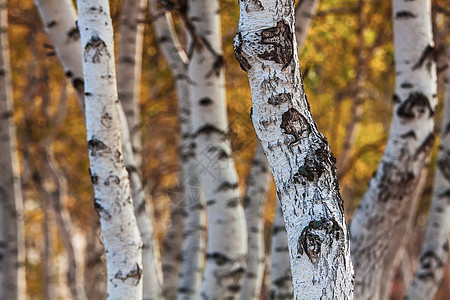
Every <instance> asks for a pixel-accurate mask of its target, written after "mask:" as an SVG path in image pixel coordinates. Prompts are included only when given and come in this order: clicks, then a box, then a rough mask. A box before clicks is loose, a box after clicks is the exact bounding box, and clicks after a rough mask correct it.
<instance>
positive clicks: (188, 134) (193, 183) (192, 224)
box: [149, 0, 205, 299]
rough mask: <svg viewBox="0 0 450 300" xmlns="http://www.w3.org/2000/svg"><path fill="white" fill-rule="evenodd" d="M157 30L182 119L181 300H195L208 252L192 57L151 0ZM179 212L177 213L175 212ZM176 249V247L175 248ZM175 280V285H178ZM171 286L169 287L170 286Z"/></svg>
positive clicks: (168, 17) (164, 13)
mask: <svg viewBox="0 0 450 300" xmlns="http://www.w3.org/2000/svg"><path fill="white" fill-rule="evenodd" d="M149 7H150V9H151V12H152V20H153V27H154V30H155V33H156V35H157V38H158V41H159V45H160V48H161V50H162V53H163V55H164V57H165V58H166V60H167V62H168V64H169V67H170V69H171V71H172V73H173V76H174V79H175V88H176V91H177V95H178V114H179V119H180V139H181V142H180V144H181V145H180V158H181V160H180V162H181V166H180V169H181V171H182V176H181V177H182V180H183V193H184V197H183V204H182V206H183V207H184V216H185V217H184V238H183V251H182V266H181V272H180V277H179V284H178V299H195V297H197V295H198V290H199V287H200V283H201V275H202V271H203V266H204V253H205V237H204V231H205V205H204V198H203V195H202V191H201V189H200V181H199V174H198V169H197V165H198V161H197V160H196V159H195V150H194V149H195V143H194V139H193V136H192V120H191V101H190V91H189V85H188V80H187V79H188V74H187V64H188V58H187V56H186V54H185V52H184V51H183V49H182V48H181V45H180V43H179V41H178V38H177V36H176V33H175V29H174V26H173V22H172V18H171V14H170V13H169V12H168V11H165V8H164V7H163V6H162V4H161V3H158V2H157V1H154V0H150V1H149ZM175 212H176V210H174V213H175ZM170 249H172V250H173V246H171V248H170ZM175 281H178V280H175V279H174V278H171V282H175ZM166 286H167V287H168V286H169V284H168V283H167V284H166Z"/></svg>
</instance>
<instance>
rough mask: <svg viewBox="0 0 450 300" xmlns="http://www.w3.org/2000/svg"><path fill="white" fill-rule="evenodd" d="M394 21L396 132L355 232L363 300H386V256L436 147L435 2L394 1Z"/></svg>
mask: <svg viewBox="0 0 450 300" xmlns="http://www.w3.org/2000/svg"><path fill="white" fill-rule="evenodd" d="M393 18H394V46H395V68H396V74H397V76H396V87H395V95H394V97H393V102H394V103H393V105H394V107H393V108H394V113H393V118H392V123H391V129H390V133H389V138H388V142H387V145H386V149H385V151H384V154H383V157H382V159H381V162H380V164H379V166H378V168H377V171H376V173H375V175H374V177H373V178H372V180H371V181H370V183H369V187H368V189H367V191H366V193H365V195H364V197H363V199H362V201H361V204H360V205H359V207H358V209H357V210H356V212H355V215H354V217H353V220H352V223H351V227H350V232H351V242H352V243H351V245H352V260H353V263H354V266H355V273H356V279H355V298H357V299H374V300H376V299H380V297H381V291H380V284H381V277H382V274H383V264H384V261H385V256H386V254H387V253H388V251H389V250H390V249H391V247H390V244H391V243H392V236H393V234H394V233H395V229H396V228H400V227H402V226H403V225H402V224H403V223H404V222H407V221H408V214H407V213H405V212H407V211H408V210H409V209H410V206H411V200H412V199H413V196H414V195H413V193H414V191H415V188H414V187H415V186H416V185H417V183H418V180H419V177H420V176H419V175H420V173H421V170H422V168H423V166H424V162H425V159H426V157H427V156H428V153H429V150H430V148H431V145H432V144H433V141H434V135H433V125H434V122H433V115H434V112H435V107H436V68H435V64H434V61H433V58H432V54H433V39H432V30H431V7H430V1H428V0H427V1H403V0H394V1H393ZM394 242H395V241H394ZM391 253H392V252H391Z"/></svg>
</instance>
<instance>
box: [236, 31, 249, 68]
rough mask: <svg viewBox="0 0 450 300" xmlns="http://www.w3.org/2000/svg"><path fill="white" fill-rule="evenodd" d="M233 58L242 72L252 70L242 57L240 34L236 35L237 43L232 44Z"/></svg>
mask: <svg viewBox="0 0 450 300" xmlns="http://www.w3.org/2000/svg"><path fill="white" fill-rule="evenodd" d="M234 56H235V57H236V59H237V61H238V62H239V66H240V67H241V69H242V70H243V71H245V72H247V71H248V70H250V69H251V68H252V66H251V65H250V63H249V62H248V60H247V59H246V58H245V57H244V55H242V34H241V33H240V32H238V33H237V42H235V43H234Z"/></svg>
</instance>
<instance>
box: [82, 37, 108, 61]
mask: <svg viewBox="0 0 450 300" xmlns="http://www.w3.org/2000/svg"><path fill="white" fill-rule="evenodd" d="M103 56H107V57H108V58H111V54H110V53H109V51H108V47H107V46H106V43H105V42H104V41H103V40H102V39H101V38H100V37H99V36H98V35H93V36H92V37H91V39H90V41H89V42H87V44H86V46H85V47H84V61H85V62H88V61H89V60H91V61H92V63H94V64H98V63H100V62H101V57H103Z"/></svg>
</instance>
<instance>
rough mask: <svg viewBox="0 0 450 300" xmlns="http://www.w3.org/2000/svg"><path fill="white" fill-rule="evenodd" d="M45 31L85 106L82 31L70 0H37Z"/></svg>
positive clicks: (81, 102) (82, 104)
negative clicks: (79, 28)
mask: <svg viewBox="0 0 450 300" xmlns="http://www.w3.org/2000/svg"><path fill="white" fill-rule="evenodd" d="M34 3H35V4H36V7H37V9H38V12H39V15H40V16H41V19H42V23H43V25H44V29H45V32H46V33H47V35H48V36H49V37H50V40H51V42H52V44H53V46H54V47H55V51H56V55H57V56H58V59H59V61H60V62H61V65H62V67H63V69H64V73H65V74H66V76H67V77H68V78H69V79H70V81H71V83H72V85H73V87H74V88H75V90H76V92H77V96H78V100H79V101H80V105H81V107H83V106H84V103H83V99H84V88H83V85H84V79H83V68H82V66H81V47H80V33H79V31H78V28H77V24H76V21H77V14H76V11H75V8H74V6H73V3H72V1H70V0H35V1H34Z"/></svg>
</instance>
